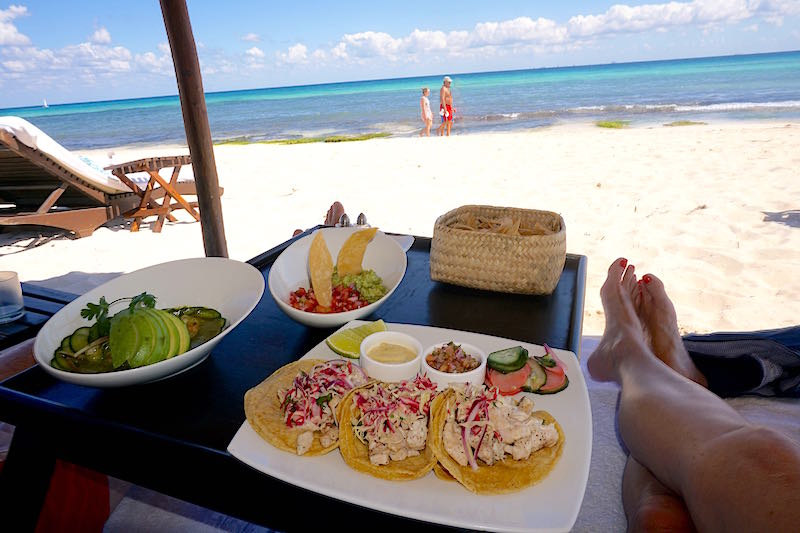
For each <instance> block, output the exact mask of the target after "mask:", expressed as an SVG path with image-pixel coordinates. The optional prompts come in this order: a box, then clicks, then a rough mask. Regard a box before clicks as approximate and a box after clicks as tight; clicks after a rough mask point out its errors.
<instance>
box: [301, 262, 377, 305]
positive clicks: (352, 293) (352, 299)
mask: <svg viewBox="0 0 800 533" xmlns="http://www.w3.org/2000/svg"><path fill="white" fill-rule="evenodd" d="M331 279H332V282H333V292H332V295H331V296H332V299H331V306H330V307H324V306H322V305H319V302H318V301H317V298H316V296H315V295H314V289H306V288H304V287H300V288H299V289H297V290H296V291H294V292H292V293H291V294H290V295H289V305H291V306H292V307H294V308H295V309H299V310H301V311H308V312H311V313H342V312H344V311H352V310H353V309H358V308H360V307H364V306H366V305H369V304H371V303H373V302H376V301H378V300H380V299H381V298H383V297H384V296H385V295H386V293H387V292H388V291H387V289H386V287H385V286H384V285H383V281H382V280H381V278H380V277H379V276H378V275H377V274H375V271H373V270H364V271H362V272H360V273H359V274H348V275H346V276H339V274H338V273H337V272H336V269H334V271H333V276H332V278H331Z"/></svg>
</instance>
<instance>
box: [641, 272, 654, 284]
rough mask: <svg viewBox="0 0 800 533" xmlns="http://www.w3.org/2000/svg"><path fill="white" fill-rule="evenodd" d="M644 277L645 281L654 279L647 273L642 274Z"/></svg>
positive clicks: (648, 281)
mask: <svg viewBox="0 0 800 533" xmlns="http://www.w3.org/2000/svg"><path fill="white" fill-rule="evenodd" d="M642 279H643V280H644V282H645V283H650V282H651V281H653V278H652V277H651V276H650V274H645V275H644V276H642Z"/></svg>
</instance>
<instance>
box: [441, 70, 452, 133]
mask: <svg viewBox="0 0 800 533" xmlns="http://www.w3.org/2000/svg"><path fill="white" fill-rule="evenodd" d="M451 83H453V80H452V79H450V76H445V77H444V80H442V88H441V89H439V115H441V117H442V125H441V126H439V130H438V133H439V135H440V136H441V135H444V132H445V131H447V135H448V136H449V135H450V129H451V128H452V127H453V113H454V112H455V108H454V107H453V93H452V92H450V84H451Z"/></svg>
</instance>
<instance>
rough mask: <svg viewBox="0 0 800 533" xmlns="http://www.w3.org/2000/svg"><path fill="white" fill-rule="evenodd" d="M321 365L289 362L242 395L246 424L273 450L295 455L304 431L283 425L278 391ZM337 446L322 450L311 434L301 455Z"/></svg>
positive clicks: (311, 362) (284, 423)
mask: <svg viewBox="0 0 800 533" xmlns="http://www.w3.org/2000/svg"><path fill="white" fill-rule="evenodd" d="M324 362H325V361H323V360H322V359H301V360H300V361H295V362H294V363H289V364H288V365H286V366H283V367H281V368H279V369H278V370H276V371H275V372H274V373H273V374H272V375H271V376H270V377H268V378H267V379H265V380H264V381H262V382H261V383H260V384H258V385H256V386H255V387H253V388H252V389H250V390H249V391H247V392H246V393H245V395H244V413H245V415H246V416H247V421H248V422H250V425H251V426H252V427H253V429H254V430H255V431H256V433H258V434H259V435H260V436H261V438H262V439H264V440H265V441H267V442H268V443H270V444H272V445H273V446H275V447H276V448H279V449H281V450H284V451H287V452H290V453H294V454H296V453H297V437H298V436H299V435H300V434H301V433H304V432H305V431H307V430H305V429H299V428H290V427H289V426H287V425H286V421H285V420H284V413H283V409H281V402H280V400H279V399H278V391H280V390H284V391H285V390H286V389H288V388H289V387H290V386H291V385H292V382H293V381H294V378H295V377H297V375H298V374H299V373H300V372H308V371H309V370H311V369H312V368H314V366H316V365H318V364H319V363H324ZM338 445H339V443H338V441H337V442H335V443H333V444H331V445H330V446H327V447H323V446H322V444H321V443H320V440H319V435H318V434H315V435H314V442H313V444H312V445H311V448H309V450H308V451H307V452H306V453H305V454H303V455H304V456H305V455H324V454H326V453H328V452H330V451H331V450H334V449H335V448H336V447H337V446H338Z"/></svg>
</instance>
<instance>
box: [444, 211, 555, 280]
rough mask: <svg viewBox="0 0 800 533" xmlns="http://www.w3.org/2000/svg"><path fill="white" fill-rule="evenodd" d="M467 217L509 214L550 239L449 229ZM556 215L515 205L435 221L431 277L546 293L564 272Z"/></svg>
mask: <svg viewBox="0 0 800 533" xmlns="http://www.w3.org/2000/svg"><path fill="white" fill-rule="evenodd" d="M466 213H472V214H474V215H476V216H481V217H491V218H496V217H503V216H510V217H512V218H513V219H518V218H519V219H521V220H522V225H523V226H532V225H534V224H535V223H537V222H538V223H539V224H541V225H543V226H545V227H547V228H551V229H553V230H554V231H555V233H553V234H551V235H524V236H523V235H504V234H499V233H487V232H482V231H471V230H466V229H457V228H451V227H449V226H450V225H451V224H453V223H455V222H457V221H459V220H460V218H461V216H462V215H464V214H466ZM566 235H567V234H566V227H565V226H564V219H563V218H561V215H559V214H557V213H552V212H550V211H537V210H533V209H517V208H513V207H492V206H487V205H465V206H461V207H459V208H457V209H453V210H452V211H450V212H448V213H445V214H444V215H442V216H440V217H439V218H438V219H436V224H435V225H434V227H433V241H432V243H431V279H433V280H435V281H443V282H446V283H452V284H454V285H461V286H463V287H470V288H474V289H486V290H490V291H497V292H511V293H517V294H550V293H551V292H553V290H555V288H556V285H558V280H559V279H560V278H561V271H562V270H563V269H564V262H565V260H566V251H567V237H566Z"/></svg>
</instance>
